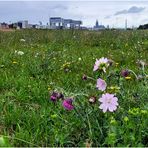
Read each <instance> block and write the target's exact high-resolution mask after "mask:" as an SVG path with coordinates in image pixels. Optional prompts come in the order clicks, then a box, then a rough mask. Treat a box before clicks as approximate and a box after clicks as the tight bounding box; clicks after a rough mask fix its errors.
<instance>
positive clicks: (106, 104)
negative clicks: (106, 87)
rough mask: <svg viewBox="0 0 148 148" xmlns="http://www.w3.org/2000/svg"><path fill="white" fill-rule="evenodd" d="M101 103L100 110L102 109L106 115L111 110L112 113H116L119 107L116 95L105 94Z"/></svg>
mask: <svg viewBox="0 0 148 148" xmlns="http://www.w3.org/2000/svg"><path fill="white" fill-rule="evenodd" d="M99 101H100V102H101V105H100V106H99V108H100V109H102V110H103V112H104V113H105V112H106V111H107V110H109V111H110V112H113V111H115V110H116V109H117V106H118V105H119V104H118V98H117V97H115V96H114V94H109V93H106V94H103V95H102V97H101V98H100V99H99Z"/></svg>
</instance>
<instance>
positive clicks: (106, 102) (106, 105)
mask: <svg viewBox="0 0 148 148" xmlns="http://www.w3.org/2000/svg"><path fill="white" fill-rule="evenodd" d="M109 61H110V60H108V59H107V58H104V57H103V58H101V59H99V60H96V62H95V65H94V69H93V71H96V70H103V72H106V68H107V67H108V66H109ZM96 87H97V89H98V90H100V91H102V92H104V91H105V90H106V88H107V83H106V82H105V80H103V79H101V78H98V79H97V85H96ZM99 102H101V105H100V106H99V108H100V109H102V110H103V112H104V113H105V112H106V111H107V110H108V111H110V112H113V111H115V110H116V109H117V106H118V105H119V104H118V98H117V97H115V95H114V94H110V93H104V94H102V96H101V98H99Z"/></svg>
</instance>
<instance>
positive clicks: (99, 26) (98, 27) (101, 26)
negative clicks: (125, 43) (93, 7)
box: [93, 20, 105, 30]
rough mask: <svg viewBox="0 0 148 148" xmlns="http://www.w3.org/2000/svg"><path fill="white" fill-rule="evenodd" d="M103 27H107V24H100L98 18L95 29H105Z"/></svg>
mask: <svg viewBox="0 0 148 148" xmlns="http://www.w3.org/2000/svg"><path fill="white" fill-rule="evenodd" d="M103 29H105V26H104V25H99V22H98V20H96V24H95V26H94V28H93V30H103Z"/></svg>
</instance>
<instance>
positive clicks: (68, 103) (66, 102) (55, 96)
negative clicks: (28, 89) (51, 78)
mask: <svg viewBox="0 0 148 148" xmlns="http://www.w3.org/2000/svg"><path fill="white" fill-rule="evenodd" d="M59 99H62V101H63V102H62V106H63V107H64V108H65V109H66V110H73V109H74V106H73V99H72V98H66V99H65V98H64V95H63V94H62V93H58V92H55V91H54V92H52V94H51V95H50V100H51V101H53V102H56V101H58V100H59Z"/></svg>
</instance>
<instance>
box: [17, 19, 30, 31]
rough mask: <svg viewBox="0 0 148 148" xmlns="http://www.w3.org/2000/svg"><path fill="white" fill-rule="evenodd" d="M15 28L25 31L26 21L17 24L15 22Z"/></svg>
mask: <svg viewBox="0 0 148 148" xmlns="http://www.w3.org/2000/svg"><path fill="white" fill-rule="evenodd" d="M17 27H18V28H20V29H26V28H28V21H27V20H25V21H19V22H17Z"/></svg>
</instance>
